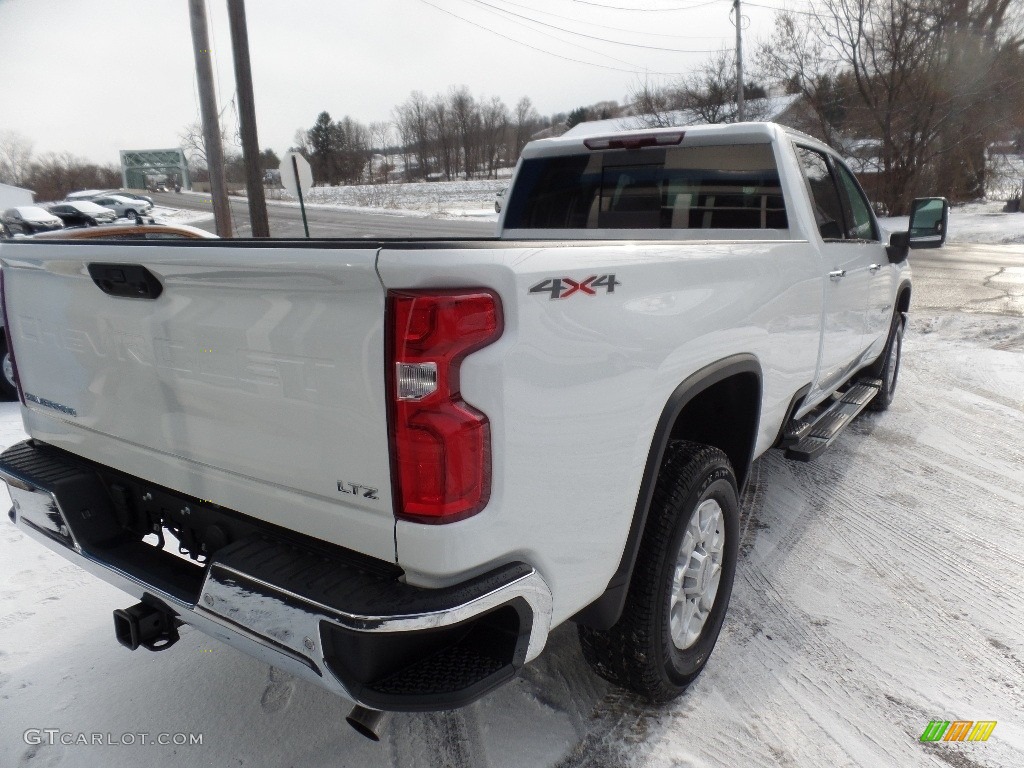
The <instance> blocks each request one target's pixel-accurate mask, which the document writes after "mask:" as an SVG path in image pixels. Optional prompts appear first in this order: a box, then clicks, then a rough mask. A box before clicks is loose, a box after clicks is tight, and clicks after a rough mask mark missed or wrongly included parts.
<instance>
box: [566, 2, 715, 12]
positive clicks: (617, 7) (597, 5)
mask: <svg viewBox="0 0 1024 768" xmlns="http://www.w3.org/2000/svg"><path fill="white" fill-rule="evenodd" d="M572 2H574V3H579V4H580V5H592V6H594V7H595V8H606V9H608V10H611V11H640V12H641V13H666V12H675V11H690V10H693V9H694V8H703V7H704V6H706V5H716V4H718V3H719V0H707V2H704V3H697V4H696V5H680V6H676V7H675V8H631V7H629V6H625V7H624V6H621V5H604V4H603V3H591V2H588V0H572Z"/></svg>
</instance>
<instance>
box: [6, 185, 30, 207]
mask: <svg viewBox="0 0 1024 768" xmlns="http://www.w3.org/2000/svg"><path fill="white" fill-rule="evenodd" d="M35 194H36V193H35V192H33V191H32V190H31V189H22V188H21V187H12V186H11V185H10V184H0V211H3V210H6V209H8V208H14V207H15V206H17V205H34V204H35V200H34V199H33V198H34V197H35Z"/></svg>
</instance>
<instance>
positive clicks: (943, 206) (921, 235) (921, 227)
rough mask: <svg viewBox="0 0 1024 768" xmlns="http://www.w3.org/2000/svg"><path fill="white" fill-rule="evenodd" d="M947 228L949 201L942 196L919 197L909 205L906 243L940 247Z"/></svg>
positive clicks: (917, 246) (911, 245)
mask: <svg viewBox="0 0 1024 768" xmlns="http://www.w3.org/2000/svg"><path fill="white" fill-rule="evenodd" d="M948 228H949V201H948V200H946V198H944V197H919V198H916V199H915V200H914V203H913V205H911V207H910V231H909V232H908V233H907V235H908V245H909V246H910V247H911V248H941V247H942V244H943V243H944V242H946V231H947V230H948Z"/></svg>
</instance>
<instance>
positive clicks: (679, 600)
mask: <svg viewBox="0 0 1024 768" xmlns="http://www.w3.org/2000/svg"><path fill="white" fill-rule="evenodd" d="M738 545H739V505H738V502H737V491H736V478H735V475H734V474H733V470H732V466H731V465H730V464H729V459H728V458H727V457H726V456H725V454H724V453H722V452H721V451H720V450H718V449H717V448H712V447H710V446H706V445H699V444H697V443H689V442H684V441H682V440H674V441H672V442H671V443H669V446H668V448H667V450H666V455H665V460H664V462H663V463H662V467H661V471H660V473H659V476H658V481H657V484H656V486H655V490H654V498H653V499H652V501H651V509H650V512H649V514H648V520H647V525H646V527H645V529H644V534H643V538H642V539H641V543H640V551H639V553H638V555H637V562H636V566H635V568H634V572H633V576H632V579H631V581H630V585H629V592H628V595H627V597H626V605H625V607H624V609H623V612H622V616H621V617H620V618H619V620H618V622H616V624H615V625H614V626H613V627H612V628H611V629H608V630H604V631H601V630H594V629H590V628H588V627H580V630H579V634H580V644H581V646H582V647H583V654H584V656H585V657H586V659H587V661H588V662H589V663H590V665H591V666H592V667H593V668H594V671H596V672H597V674H599V675H601V676H602V677H604V678H605V679H607V680H609V681H611V682H613V683H616V684H618V685H621V686H623V687H625V688H628V689H630V690H632V691H634V692H636V693H638V694H640V695H641V696H644V697H646V698H647V699H649V700H650V701H653V702H664V701H669V700H671V699H673V698H675V697H676V696H678V695H679V694H680V693H682V692H683V691H684V690H685V689H686V686H687V685H689V684H690V683H691V682H692V681H693V680H694V679H695V678H696V677H697V675H699V674H700V672H701V670H702V669H703V668H704V665H705V664H706V663H707V661H708V657H709V656H710V655H711V651H712V649H713V648H714V647H715V643H716V642H717V640H718V635H719V632H720V631H721V629H722V623H723V621H724V620H725V612H726V609H727V608H728V606H729V597H730V595H731V594H732V584H733V579H734V577H735V574H736V558H737V553H738V549H739V547H738Z"/></svg>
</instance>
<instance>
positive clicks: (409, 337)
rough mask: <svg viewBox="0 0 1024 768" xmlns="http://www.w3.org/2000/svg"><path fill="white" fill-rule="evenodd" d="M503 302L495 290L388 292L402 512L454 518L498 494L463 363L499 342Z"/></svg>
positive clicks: (394, 444) (398, 507) (486, 428)
mask: <svg viewBox="0 0 1024 768" xmlns="http://www.w3.org/2000/svg"><path fill="white" fill-rule="evenodd" d="M502 327H503V322H502V315H501V301H500V299H499V298H498V296H497V295H496V294H494V293H492V292H491V291H486V290H482V289H481V290H471V291H388V298H387V340H388V345H389V354H388V355H387V359H388V362H387V365H388V371H387V374H388V375H387V379H388V404H389V408H390V416H391V455H392V465H393V472H392V474H393V476H394V488H395V514H396V515H397V516H398V517H402V518H406V519H411V520H416V521H418V522H427V523H449V522H454V521H455V520H462V519H464V518H466V517H469V516H470V515H474V514H476V513H477V512H479V511H480V510H481V509H483V508H484V506H485V505H486V504H487V499H488V497H489V496H490V493H491V431H490V425H489V424H488V421H487V417H486V416H485V415H484V414H482V413H481V412H480V411H478V410H476V409H475V408H473V407H472V406H470V405H469V404H468V403H466V402H465V401H464V400H463V399H462V395H461V393H460V391H459V367H460V365H461V364H462V361H463V359H464V358H465V357H466V355H468V354H470V353H471V352H474V351H476V350H478V349H480V348H481V347H484V346H486V345H488V344H490V343H491V342H493V341H495V340H496V339H497V338H498V337H499V336H501V332H502Z"/></svg>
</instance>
